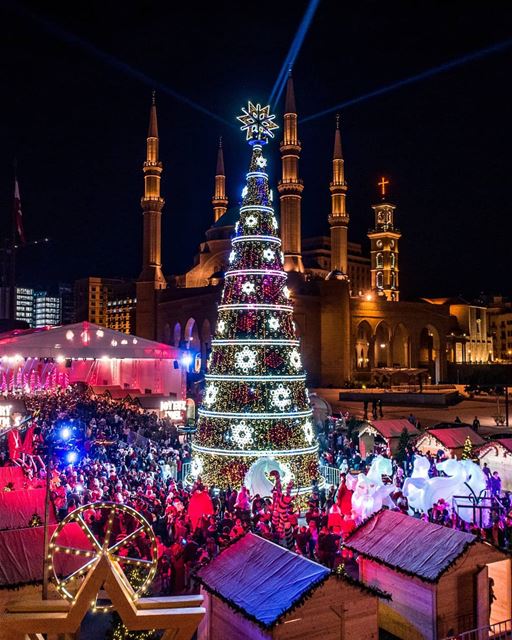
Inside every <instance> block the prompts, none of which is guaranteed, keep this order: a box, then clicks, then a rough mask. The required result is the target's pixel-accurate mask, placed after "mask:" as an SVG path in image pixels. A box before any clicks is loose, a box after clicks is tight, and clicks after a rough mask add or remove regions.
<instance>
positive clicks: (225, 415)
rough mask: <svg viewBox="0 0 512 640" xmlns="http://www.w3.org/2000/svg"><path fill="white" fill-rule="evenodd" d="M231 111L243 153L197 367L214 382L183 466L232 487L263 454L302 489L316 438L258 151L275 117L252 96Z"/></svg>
mask: <svg viewBox="0 0 512 640" xmlns="http://www.w3.org/2000/svg"><path fill="white" fill-rule="evenodd" d="M239 120H240V121H241V123H242V127H241V128H242V131H245V132H246V137H247V140H248V141H249V144H250V146H251V147H252V153H251V161H250V165H249V170H248V172H247V176H246V185H245V187H244V191H243V194H244V195H243V202H242V205H241V207H240V218H239V221H238V222H237V223H236V225H235V233H234V237H233V238H232V251H231V253H230V256H229V262H230V265H229V268H228V270H227V271H226V274H225V280H224V288H223V291H222V297H221V301H220V304H219V307H218V313H219V318H218V322H217V327H216V333H215V336H214V338H213V340H212V351H211V354H210V359H209V362H208V373H207V374H206V382H207V387H206V388H207V390H208V389H209V388H210V386H209V385H211V384H212V383H213V382H215V385H216V388H217V389H218V392H217V394H216V396H215V398H214V399H213V401H212V398H213V396H212V392H208V391H207V393H206V394H205V400H204V401H203V404H202V406H200V407H199V410H198V416H199V418H198V429H197V432H196V434H195V435H194V438H193V442H192V454H193V460H194V466H193V469H194V472H196V471H197V468H196V467H197V466H198V465H199V466H200V467H201V477H202V479H203V481H204V482H205V483H206V484H208V485H212V484H215V485H216V486H217V487H220V488H225V487H227V486H228V485H230V486H232V487H235V488H239V487H240V485H241V484H243V482H244V481H245V478H246V476H247V478H250V477H251V474H248V471H249V470H250V469H251V470H252V472H253V473H255V470H256V469H261V468H264V467H265V465H266V462H267V461H271V463H272V465H273V467H275V466H276V465H277V466H278V467H279V469H280V472H281V479H282V481H284V482H289V481H290V480H291V479H293V481H294V484H295V488H294V491H298V492H299V494H300V495H307V494H308V493H309V491H310V487H311V483H312V481H318V482H320V484H321V482H322V481H321V479H320V477H319V472H318V444H317V443H316V440H315V438H314V434H313V431H312V428H311V429H306V428H305V427H304V424H305V422H306V421H308V420H311V416H312V409H311V406H310V404H309V401H308V397H307V394H306V387H305V377H306V376H305V372H304V370H303V368H302V361H301V357H300V351H299V341H298V340H297V336H296V334H295V329H294V326H293V324H292V322H293V319H292V314H293V307H292V304H291V301H290V297H291V296H290V291H289V289H288V287H287V286H286V277H287V276H286V273H285V272H284V270H283V261H284V256H283V253H282V251H281V240H280V238H279V232H278V224H277V219H276V217H275V215H274V209H273V206H272V196H271V190H270V188H269V183H268V175H267V173H266V168H267V160H266V159H265V157H264V155H263V149H264V145H265V144H266V143H267V141H268V139H269V138H273V137H274V130H275V129H276V127H277V125H276V124H275V122H274V120H275V117H274V115H272V114H270V109H269V107H261V105H259V104H256V105H255V104H253V103H252V102H249V104H248V106H247V107H246V108H244V109H243V112H242V115H241V116H240V118H239ZM248 296H249V298H248ZM196 460H197V461H199V462H198V463H196ZM262 462H263V465H262V464H261V463H262ZM247 482H249V479H248V480H247Z"/></svg>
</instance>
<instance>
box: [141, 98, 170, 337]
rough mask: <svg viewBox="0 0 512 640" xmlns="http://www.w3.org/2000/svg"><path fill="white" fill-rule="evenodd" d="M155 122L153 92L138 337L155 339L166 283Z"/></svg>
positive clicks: (146, 175)
mask: <svg viewBox="0 0 512 640" xmlns="http://www.w3.org/2000/svg"><path fill="white" fill-rule="evenodd" d="M158 143H159V138H158V123H157V115H156V102H155V92H153V101H152V104H151V109H150V113H149V130H148V137H147V142H146V160H145V162H144V164H143V167H142V171H143V172H144V195H143V197H142V198H141V206H142V212H143V220H144V222H143V224H144V236H143V244H142V271H141V274H140V276H139V278H138V280H137V334H138V335H139V336H141V337H143V338H150V339H154V338H155V333H156V329H155V327H156V304H155V303H156V296H155V291H156V290H158V289H165V288H166V286H167V282H166V280H165V277H164V274H163V273H162V249H161V245H162V229H161V218H162V208H163V206H164V199H163V198H162V197H161V196H160V178H161V174H162V163H161V162H160V160H159V159H158Z"/></svg>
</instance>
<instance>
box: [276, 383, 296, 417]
mask: <svg viewBox="0 0 512 640" xmlns="http://www.w3.org/2000/svg"><path fill="white" fill-rule="evenodd" d="M291 403H292V401H291V400H290V389H287V388H286V387H284V386H283V385H282V384H280V385H279V386H278V387H277V389H272V404H273V405H274V406H275V407H277V408H278V409H281V411H283V410H284V409H286V407H287V406H288V405H290V404H291Z"/></svg>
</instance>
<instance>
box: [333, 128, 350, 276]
mask: <svg viewBox="0 0 512 640" xmlns="http://www.w3.org/2000/svg"><path fill="white" fill-rule="evenodd" d="M344 164H345V163H344V160H343V153H342V150H341V131H340V117H339V115H338V116H336V131H335V133H334V152H333V155H332V182H331V184H330V186H329V189H330V191H331V215H330V216H329V224H330V226H331V273H334V272H336V271H339V272H341V273H343V274H344V275H348V258H347V253H348V240H347V231H348V222H349V215H348V213H347V209H346V197H347V183H346V182H345V166H344Z"/></svg>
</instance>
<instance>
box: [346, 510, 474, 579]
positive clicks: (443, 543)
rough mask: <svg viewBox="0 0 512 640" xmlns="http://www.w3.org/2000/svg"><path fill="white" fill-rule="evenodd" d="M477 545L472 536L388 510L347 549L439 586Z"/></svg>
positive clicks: (374, 518)
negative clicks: (460, 559)
mask: <svg viewBox="0 0 512 640" xmlns="http://www.w3.org/2000/svg"><path fill="white" fill-rule="evenodd" d="M476 541H477V538H476V537H475V536H474V535H472V534H471V533H464V532H462V531H458V530H457V529H449V528H448V527H443V526H441V525H437V524H432V523H430V522H425V521H424V520H418V519H416V518H413V517H411V516H408V515H406V514H403V513H400V512H398V511H389V510H387V509H385V510H382V511H378V512H377V513H376V514H374V515H373V516H372V517H370V518H369V519H368V520H366V521H365V522H364V523H363V524H362V525H360V526H359V527H358V528H357V529H356V530H355V531H354V532H353V533H352V535H351V536H350V537H349V538H348V539H347V541H346V542H345V546H346V547H348V548H349V549H351V550H352V551H356V552H357V553H359V554H361V555H362V556H364V557H365V558H369V559H370V560H375V561H376V562H380V563H382V564H384V565H386V566H388V567H391V568H392V569H396V570H398V571H401V572H403V573H406V574H408V575H413V576H416V577H418V578H420V579H421V580H425V581H426V582H436V581H437V580H438V579H439V578H440V576H441V574H442V573H443V572H444V571H446V569H448V567H449V566H451V565H452V564H453V562H455V560H457V558H459V557H460V556H461V555H462V554H463V553H464V552H465V551H466V550H467V548H468V547H469V546H470V545H472V544H474V543H475V542H476Z"/></svg>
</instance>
